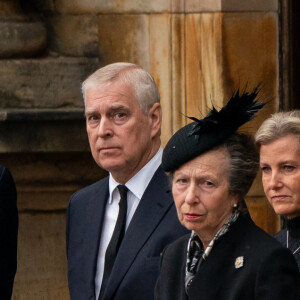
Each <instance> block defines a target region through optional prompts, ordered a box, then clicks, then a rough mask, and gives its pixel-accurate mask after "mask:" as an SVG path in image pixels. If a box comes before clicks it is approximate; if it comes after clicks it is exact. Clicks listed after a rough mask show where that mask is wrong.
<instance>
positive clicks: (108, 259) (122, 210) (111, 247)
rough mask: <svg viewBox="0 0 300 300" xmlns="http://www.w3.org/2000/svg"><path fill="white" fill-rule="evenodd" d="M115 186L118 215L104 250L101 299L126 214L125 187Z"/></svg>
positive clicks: (117, 248)
mask: <svg viewBox="0 0 300 300" xmlns="http://www.w3.org/2000/svg"><path fill="white" fill-rule="evenodd" d="M117 188H118V190H119V193H120V196H121V199H120V202H119V215H118V219H117V223H116V226H115V229H114V232H113V235H112V237H111V240H110V242H109V244H108V247H107V249H106V252H105V263H104V273H103V279H102V284H101V290H100V296H99V299H101V296H103V294H104V293H103V292H104V290H105V288H106V284H107V282H108V279H109V276H110V273H111V270H112V268H113V265H114V262H115V259H116V256H117V253H118V250H119V248H120V245H121V242H122V240H123V237H124V234H125V227H126V215H127V187H126V186H125V185H118V186H117Z"/></svg>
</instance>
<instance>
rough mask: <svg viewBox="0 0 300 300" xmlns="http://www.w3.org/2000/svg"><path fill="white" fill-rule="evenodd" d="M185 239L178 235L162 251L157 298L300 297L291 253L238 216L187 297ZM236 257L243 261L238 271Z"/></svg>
mask: <svg viewBox="0 0 300 300" xmlns="http://www.w3.org/2000/svg"><path fill="white" fill-rule="evenodd" d="M188 239H189V235H187V236H185V237H182V238H180V239H179V240H178V241H176V242H174V243H173V244H171V245H169V246H168V247H167V248H166V250H165V251H164V254H163V256H162V261H161V271H160V274H159V279H158V281H157V285H156V289H155V299H156V300H179V299H180V300H183V299H189V300H195V299H201V300H229V299H230V300H250V299H251V300H254V299H255V300H258V299H259V300H283V299H284V300H292V299H293V300H295V299H300V298H299V290H298V289H299V286H300V275H299V270H298V268H297V264H296V261H295V259H294V257H293V255H292V254H291V252H290V251H289V250H288V249H286V248H284V247H282V246H281V245H280V244H279V243H278V242H277V241H276V240H275V239H273V238H272V237H270V236H269V235H268V234H266V233H265V232H264V231H262V230H261V229H260V228H258V227H257V226H256V225H255V224H254V223H253V222H252V221H251V219H250V218H249V217H244V216H239V218H238V219H237V221H236V222H235V223H234V224H232V226H231V227H230V229H229V232H227V233H226V234H225V235H224V236H222V237H221V238H220V239H219V240H218V241H217V242H216V244H215V245H214V248H213V249H212V251H211V253H210V255H209V256H208V258H207V259H206V261H204V262H203V264H202V265H201V267H200V270H199V272H198V273H197V275H196V276H195V278H194V280H193V282H192V283H191V285H190V291H189V297H188V298H187V297H186V294H185V288H184V278H185V263H186V252H187V243H188ZM240 256H243V258H244V263H243V266H242V267H240V268H236V267H235V261H236V258H237V257H240Z"/></svg>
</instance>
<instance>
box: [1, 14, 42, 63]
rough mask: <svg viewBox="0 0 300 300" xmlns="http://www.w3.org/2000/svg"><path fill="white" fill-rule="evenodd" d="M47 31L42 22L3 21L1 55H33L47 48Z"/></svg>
mask: <svg viewBox="0 0 300 300" xmlns="http://www.w3.org/2000/svg"><path fill="white" fill-rule="evenodd" d="M46 44H47V33H46V29H45V27H44V26H43V24H42V23H40V22H34V23H30V22H23V23H21V22H19V23H15V22H5V23H4V22H1V19H0V57H1V58H5V57H7V58H10V57H33V56H36V55H37V54H39V53H41V52H42V51H44V50H45V49H46Z"/></svg>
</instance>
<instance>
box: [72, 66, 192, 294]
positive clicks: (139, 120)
mask: <svg viewBox="0 0 300 300" xmlns="http://www.w3.org/2000/svg"><path fill="white" fill-rule="evenodd" d="M82 90H83V95H84V100H85V115H86V127H87V133H88V137H89V143H90V148H91V152H92V155H93V158H94V160H95V161H96V162H97V164H98V165H99V166H100V167H101V168H103V169H105V170H107V171H108V172H109V177H107V178H104V179H102V180H100V181H99V182H96V183H95V184H93V185H91V186H88V187H87V188H84V189H83V190H80V191H78V192H77V193H75V194H74V195H73V196H72V197H71V199H70V202H69V207H68V219H67V256H68V279H69V290H70V295H71V299H72V300H87V299H90V300H92V299H97V300H98V299H101V300H102V299H103V300H104V299H105V300H108V299H115V300H135V299H136V300H141V299H143V300H148V299H149V300H151V299H153V298H154V286H155V282H156V279H157V276H158V269H159V256H160V253H161V252H162V250H163V249H164V248H165V246H166V245H167V244H169V243H170V242H172V241H174V240H175V239H177V238H178V237H180V236H182V235H183V234H185V233H186V232H187V231H186V230H185V229H184V228H183V226H181V225H180V223H179V221H178V218H177V214H176V210H175V207H174V204H173V198H172V195H171V191H170V187H169V183H168V179H167V176H166V175H165V173H164V172H163V171H162V169H161V167H160V164H161V156H162V149H161V146H160V144H161V141H160V130H161V121H162V113H161V105H160V96H159V92H158V89H157V86H156V84H155V82H154V80H153V78H152V77H151V75H150V74H149V73H147V72H146V71H145V70H143V69H142V68H140V67H139V66H137V65H134V64H129V63H115V64H111V65H108V66H106V67H104V68H101V69H99V70H98V71H96V72H95V73H94V74H92V75H91V76H90V77H89V78H88V79H87V80H86V81H85V82H84V83H83V86H82ZM124 203H125V204H124ZM119 207H120V209H119ZM124 215H125V217H124Z"/></svg>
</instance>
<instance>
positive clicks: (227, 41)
mask: <svg viewBox="0 0 300 300" xmlns="http://www.w3.org/2000/svg"><path fill="white" fill-rule="evenodd" d="M278 14H279V13H278V1H277V0H264V1H261V0H245V1H238V0H149V1H141V0H125V1H120V0H110V1H100V0H98V1H95V0H76V1H75V0H72V1H71V0H56V1H54V0H45V1H39V0H27V1H25V0H23V1H17V0H10V1H7V0H0V58H1V59H0V162H1V163H3V164H4V165H6V166H7V167H9V168H10V170H11V172H12V174H13V176H14V178H15V180H16V183H17V190H18V208H19V216H20V228H19V250H18V256H19V260H18V272H17V276H16V280H15V287H14V295H13V299H16V300H23V299H24V300H35V299H38V300H41V299H43V300H44V299H45V300H50V299H55V300H56V299H68V298H69V296H68V289H67V277H66V276H67V267H66V266H67V263H66V253H65V211H66V207H67V203H68V199H69V197H70V195H71V194H72V193H73V192H74V191H76V190H77V189H79V188H81V187H83V186H86V185H88V184H89V183H91V182H94V181H96V180H97V179H99V178H101V177H103V176H105V174H106V173H105V172H104V171H102V170H100V169H99V168H98V167H97V166H96V164H95V163H94V162H93V160H92V158H91V155H90V153H89V147H88V143H87V138H86V134H85V126H84V118H83V103H82V99H81V94H80V82H81V81H82V80H83V79H84V78H85V77H86V76H87V75H88V74H89V73H91V72H93V71H94V70H95V69H97V68H98V67H99V66H103V65H105V64H108V63H111V62H116V61H130V62H134V63H138V64H140V65H141V66H143V67H144V68H145V69H146V70H148V71H149V72H150V73H151V74H153V76H154V78H155V80H156V82H157V84H158V86H159V89H160V93H161V98H162V106H163V114H164V115H163V129H162V140H163V144H165V143H166V142H167V140H168V139H169V137H170V136H171V134H172V133H173V132H174V131H175V130H177V129H178V128H180V127H181V126H182V125H184V124H186V122H187V120H186V117H185V115H193V116H197V115H198V116H200V115H201V114H205V113H206V112H207V110H208V108H210V107H211V105H212V103H213V104H214V105H215V106H216V107H220V106H222V105H223V104H224V103H225V102H226V101H227V99H228V98H229V97H230V96H231V95H232V93H233V92H235V91H236V90H237V89H238V88H241V89H243V88H245V87H246V86H247V88H248V89H249V90H250V89H252V88H253V87H255V86H256V85H257V84H259V83H260V82H261V83H262V84H261V98H262V100H265V99H266V100H269V101H270V102H269V103H268V105H267V106H266V108H265V109H264V111H263V112H262V113H260V114H259V117H258V118H257V119H255V121H253V122H251V123H248V124H247V125H246V126H245V127H244V128H243V130H244V131H248V132H249V131H250V132H255V130H256V129H257V128H258V126H259V125H260V124H261V122H262V120H263V119H264V118H265V117H267V116H268V115H269V114H270V113H271V112H273V111H276V110H278V105H279V96H278V90H279V82H280V81H279V77H280V75H279V54H278V53H279V50H278V48H279V45H278V44H279V43H278V36H279V28H278V26H279V25H278V17H279V15H278ZM247 203H248V206H249V208H250V211H251V215H252V217H253V218H254V220H255V221H256V222H257V223H258V224H259V225H260V226H261V227H262V228H263V229H265V230H266V231H268V232H270V233H273V232H275V231H276V230H277V229H278V226H279V222H278V218H276V217H275V216H274V214H273V212H272V210H271V209H270V206H269V205H268V204H267V201H266V200H265V198H264V196H263V190H262V187H261V184H260V178H257V180H256V181H255V184H254V185H253V187H252V189H251V191H250V193H249V195H248V197H247Z"/></svg>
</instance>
